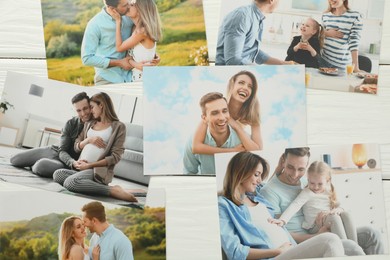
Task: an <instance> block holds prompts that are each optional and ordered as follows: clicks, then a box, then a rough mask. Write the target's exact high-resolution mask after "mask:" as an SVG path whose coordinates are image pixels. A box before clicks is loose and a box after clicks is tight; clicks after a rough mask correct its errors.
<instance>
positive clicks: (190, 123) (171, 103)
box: [143, 65, 307, 175]
mask: <svg viewBox="0 0 390 260" xmlns="http://www.w3.org/2000/svg"><path fill="white" fill-rule="evenodd" d="M241 70H248V71H250V72H252V73H254V74H255V76H256V78H257V82H258V85H259V89H258V92H257V93H258V98H259V101H260V113H261V132H262V137H263V143H264V149H267V147H275V146H277V147H292V146H303V145H306V143H307V142H306V90H305V85H304V78H305V76H304V75H305V70H304V66H291V65H290V66H221V67H147V68H145V71H144V73H145V75H144V96H143V104H144V172H145V174H153V175H163V174H182V169H183V164H182V158H183V151H184V146H185V144H186V142H187V141H188V139H189V138H191V136H192V134H193V133H194V131H195V129H196V127H197V125H198V124H199V122H200V120H201V109H200V107H199V100H200V98H201V97H202V96H203V95H204V94H206V93H208V92H213V91H218V92H221V93H223V94H224V95H226V89H227V85H228V82H229V79H230V78H231V77H232V76H233V75H234V74H236V73H237V72H239V71H241ZM246 130H247V132H248V133H250V127H248V129H246Z"/></svg>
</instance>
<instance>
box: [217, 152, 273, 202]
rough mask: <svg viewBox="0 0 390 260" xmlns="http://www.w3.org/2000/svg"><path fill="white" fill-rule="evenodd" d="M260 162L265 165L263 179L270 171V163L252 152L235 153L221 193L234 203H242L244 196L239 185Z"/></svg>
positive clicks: (228, 167)
mask: <svg viewBox="0 0 390 260" xmlns="http://www.w3.org/2000/svg"><path fill="white" fill-rule="evenodd" d="M259 164H261V165H262V166H263V173H262V174H261V179H262V180H265V179H266V178H267V177H268V173H269V165H268V163H267V161H266V160H264V159H263V158H262V157H260V156H259V155H257V154H254V153H251V152H240V153H237V154H236V155H234V156H233V157H232V159H230V161H229V164H228V166H227V169H226V175H225V178H224V180H223V190H222V191H221V192H220V193H219V194H220V195H222V196H224V197H225V198H227V199H229V200H231V201H232V202H233V203H234V204H236V205H241V204H242V198H241V194H240V191H239V186H240V184H241V183H242V182H244V181H246V180H247V179H249V178H250V177H251V175H252V174H253V173H254V171H255V170H256V168H257V166H258V165H259Z"/></svg>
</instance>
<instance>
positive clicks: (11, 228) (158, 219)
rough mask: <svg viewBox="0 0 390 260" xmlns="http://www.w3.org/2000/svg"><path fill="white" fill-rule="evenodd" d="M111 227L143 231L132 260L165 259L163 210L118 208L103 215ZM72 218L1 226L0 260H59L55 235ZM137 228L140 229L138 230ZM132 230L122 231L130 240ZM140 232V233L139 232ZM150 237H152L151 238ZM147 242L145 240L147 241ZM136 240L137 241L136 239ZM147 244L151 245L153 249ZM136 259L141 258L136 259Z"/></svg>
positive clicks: (46, 218) (56, 217) (51, 217)
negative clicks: (143, 234) (62, 224)
mask: <svg viewBox="0 0 390 260" xmlns="http://www.w3.org/2000/svg"><path fill="white" fill-rule="evenodd" d="M106 214H107V218H108V220H109V222H110V223H112V224H114V225H115V226H116V227H117V228H119V229H120V230H125V229H126V227H129V226H131V227H132V228H133V229H134V230H145V232H146V235H145V236H139V237H140V239H141V241H137V240H136V241H132V242H133V245H134V244H140V243H143V244H145V246H143V247H142V246H141V247H138V248H137V249H138V250H137V251H136V252H134V254H135V256H136V257H135V259H155V260H160V259H165V246H166V245H165V208H157V209H148V208H146V209H145V210H140V209H134V208H126V207H123V208H119V209H114V210H107V211H106ZM70 215H73V214H69V213H64V214H54V213H53V214H48V215H45V216H40V217H37V218H34V219H32V220H30V221H28V222H26V221H19V222H14V223H13V224H12V223H11V222H3V223H2V222H0V227H4V226H6V227H7V229H6V230H3V229H1V232H0V245H1V250H0V260H41V259H47V260H55V259H58V256H57V247H58V232H59V228H60V225H61V223H62V221H63V220H64V219H65V218H66V217H68V216H70ZM139 226H140V227H139ZM128 232H133V231H132V230H125V232H124V233H125V234H126V235H127V236H128V237H129V238H131V237H132V234H131V233H128ZM141 232H142V231H141ZM151 236H155V237H153V238H151ZM146 238H147V239H146ZM136 239H137V238H136ZM147 244H153V246H152V247H149V246H147ZM139 256H142V258H141V257H139Z"/></svg>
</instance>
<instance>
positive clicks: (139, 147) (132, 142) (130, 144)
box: [124, 136, 144, 152]
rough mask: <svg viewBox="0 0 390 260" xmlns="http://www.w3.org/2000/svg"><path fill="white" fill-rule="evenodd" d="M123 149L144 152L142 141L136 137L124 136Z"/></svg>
mask: <svg viewBox="0 0 390 260" xmlns="http://www.w3.org/2000/svg"><path fill="white" fill-rule="evenodd" d="M124 146H125V149H129V150H134V151H138V152H143V151H144V146H143V140H142V139H141V138H138V137H133V136H126V140H125V143H124Z"/></svg>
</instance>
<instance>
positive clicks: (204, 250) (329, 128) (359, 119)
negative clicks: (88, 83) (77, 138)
mask: <svg viewBox="0 0 390 260" xmlns="http://www.w3.org/2000/svg"><path fill="white" fill-rule="evenodd" d="M220 2H221V0H204V7H205V11H204V13H205V15H206V26H207V38H208V41H209V49H210V54H211V55H215V51H214V52H213V50H214V49H215V42H216V35H217V29H218V21H219V7H220ZM40 8H41V7H40V1H39V0H18V1H12V2H10V1H8V2H7V1H0V91H2V88H3V86H4V80H5V76H6V71H7V70H15V71H19V72H25V73H30V74H33V75H37V76H42V77H46V76H47V72H46V62H45V60H44V57H45V48H44V41H43V29H42V17H41V9H40ZM389 12H390V1H386V7H385V13H389ZM213 53H214V54H213ZM380 63H381V66H380V79H379V91H378V95H377V96H369V95H364V94H354V93H340V92H332V91H321V90H312V89H309V90H308V91H307V104H308V106H307V123H308V126H307V127H308V142H309V145H320V144H340V143H342V144H347V143H357V142H367V143H372V142H373V143H379V144H380V149H381V159H382V168H383V172H384V175H385V176H388V177H389V178H390V66H388V65H387V64H390V18H389V17H387V16H385V18H384V21H383V37H382V43H381V57H380ZM14 87H17V86H14ZM185 178H186V177H155V178H152V181H151V187H163V188H166V190H167V203H166V205H167V245H168V250H167V255H168V259H218V258H219V256H220V244H219V234H218V232H219V227H218V214H217V209H216V197H215V196H214V194H215V193H214V191H213V188H214V187H215V186H214V183H215V180H213V179H212V178H209V177H206V178H196V179H192V178H190V179H185ZM383 186H384V193H385V202H386V209H387V213H386V215H387V216H386V217H387V220H388V225H389V223H390V180H389V181H384V183H383ZM349 259H353V258H349ZM359 259H363V258H359ZM375 259H379V258H375ZM381 259H386V258H381Z"/></svg>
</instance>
